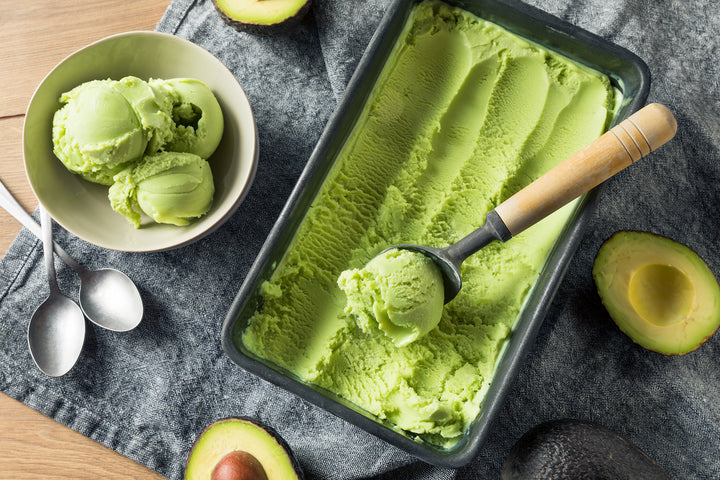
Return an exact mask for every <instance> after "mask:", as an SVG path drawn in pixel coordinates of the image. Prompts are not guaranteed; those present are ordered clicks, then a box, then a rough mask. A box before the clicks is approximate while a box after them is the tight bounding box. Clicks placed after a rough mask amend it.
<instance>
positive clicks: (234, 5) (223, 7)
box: [214, 0, 310, 26]
mask: <svg viewBox="0 0 720 480" xmlns="http://www.w3.org/2000/svg"><path fill="white" fill-rule="evenodd" d="M214 3H215V8H216V9H217V10H218V12H219V13H220V14H221V16H222V17H223V19H224V20H225V21H226V22H228V23H230V24H231V25H232V26H236V25H234V24H233V23H232V22H234V23H236V24H246V25H257V26H261V25H267V26H271V25H280V24H283V23H285V22H291V21H293V20H296V19H299V18H298V17H301V16H302V15H303V14H304V13H305V11H306V10H307V6H308V5H309V4H310V0H214Z"/></svg>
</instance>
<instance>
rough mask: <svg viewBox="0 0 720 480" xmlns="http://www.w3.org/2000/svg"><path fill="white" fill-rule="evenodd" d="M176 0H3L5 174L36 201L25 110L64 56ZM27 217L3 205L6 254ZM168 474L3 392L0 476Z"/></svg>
mask: <svg viewBox="0 0 720 480" xmlns="http://www.w3.org/2000/svg"><path fill="white" fill-rule="evenodd" d="M169 3H170V0H65V1H60V2H58V1H55V0H0V131H3V132H5V133H4V134H3V135H0V155H2V160H1V161H0V162H1V163H0V165H2V169H1V170H0V180H1V181H2V182H3V183H4V184H5V186H7V187H8V188H9V189H10V191H11V192H12V193H13V195H15V196H16V198H17V199H18V200H19V201H20V203H21V204H22V205H23V207H25V209H26V210H27V211H29V212H32V211H33V210H34V209H35V207H36V206H37V199H36V198H35V196H34V195H33V193H32V191H31V190H30V186H29V185H28V182H27V179H26V177H25V170H24V168H23V161H22V127H23V119H24V117H25V115H24V114H25V109H26V107H27V104H28V102H29V101H30V97H31V96H32V93H33V91H34V90H35V87H36V86H37V85H38V84H39V83H40V81H41V80H42V78H43V77H44V76H45V75H46V74H47V73H48V72H49V71H50V70H51V69H52V68H53V67H54V66H55V65H56V64H57V63H59V62H60V61H61V60H62V59H63V58H65V57H66V56H67V55H69V54H70V53H72V52H74V51H75V50H77V49H79V48H81V47H83V46H85V45H87V44H88V43H91V42H92V41H94V40H98V39H100V38H103V37H105V36H108V35H112V34H114V33H120V32H125V31H130V30H152V29H154V28H155V25H156V24H157V22H158V21H159V20H160V18H161V17H162V14H163V13H164V12H165V9H166V8H167V6H168V5H169ZM19 231H20V224H19V223H18V222H17V221H16V220H15V219H14V218H12V217H11V216H10V215H8V214H7V213H5V211H4V210H2V211H0V256H2V255H4V254H5V252H7V249H8V247H9V246H10V243H11V242H12V240H13V239H14V238H15V236H16V235H17V233H18V232H19ZM50 478H52V479H54V480H61V479H73V480H83V479H97V478H103V479H125V480H129V479H161V478H163V477H161V476H160V475H157V474H156V473H154V472H153V471H151V470H149V469H147V468H145V467H144V466H141V465H139V464H137V463H135V462H133V461H131V460H129V459H128V458H126V457H123V456H122V455H119V454H118V453H116V452H114V451H112V450H110V449H108V448H106V447H104V446H102V445H100V444H98V443H96V442H94V441H92V440H90V439H88V438H87V437H84V436H83V435H81V434H79V433H77V432H75V431H73V430H70V429H69V428H67V427H65V426H63V425H61V424H59V423H57V422H55V421H54V420H51V419H49V418H48V417H45V416H43V415H41V414H40V413H38V412H36V411H34V410H32V409H30V408H29V407H26V406H25V405H23V404H22V403H20V402H18V401H16V400H14V399H12V398H10V397H8V396H7V395H4V394H2V393H0V479H2V480H21V479H22V480H25V479H50Z"/></svg>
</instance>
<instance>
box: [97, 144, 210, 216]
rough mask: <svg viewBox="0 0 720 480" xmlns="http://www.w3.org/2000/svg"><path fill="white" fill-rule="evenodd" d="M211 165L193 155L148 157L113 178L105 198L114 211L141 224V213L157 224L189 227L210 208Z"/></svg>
mask: <svg viewBox="0 0 720 480" xmlns="http://www.w3.org/2000/svg"><path fill="white" fill-rule="evenodd" d="M214 193H215V187H214V184H213V177H212V172H211V171H210V164H208V162H207V161H206V160H204V159H202V158H201V157H199V156H197V155H195V154H193V153H178V152H160V153H157V154H155V155H147V156H146V157H145V158H143V160H142V162H140V164H138V165H137V166H136V167H135V168H128V169H126V170H124V171H122V172H121V173H119V174H118V175H116V176H115V183H114V184H113V185H112V186H111V187H110V190H109V191H108V198H109V199H110V203H111V204H112V207H113V209H114V210H115V211H117V212H119V213H122V214H123V215H125V217H127V219H128V220H130V222H131V223H132V224H133V225H135V226H136V227H138V226H139V225H140V210H142V211H143V212H145V214H147V215H148V216H149V217H151V218H152V219H153V220H155V221H156V222H158V223H170V224H173V225H188V224H189V223H190V221H191V220H192V219H193V218H197V217H200V216H202V215H205V214H206V213H207V212H208V210H210V207H211V206H212V200H213V194H214Z"/></svg>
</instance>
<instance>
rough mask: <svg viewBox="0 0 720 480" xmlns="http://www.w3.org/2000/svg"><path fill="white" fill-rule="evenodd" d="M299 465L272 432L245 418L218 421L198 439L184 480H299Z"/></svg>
mask: <svg viewBox="0 0 720 480" xmlns="http://www.w3.org/2000/svg"><path fill="white" fill-rule="evenodd" d="M302 479H303V473H302V470H301V469H300V464H299V463H298V461H297V459H296V458H295V456H294V455H293V453H292V451H291V450H290V447H289V446H288V445H287V443H286V442H285V441H284V440H283V439H282V437H281V436H280V435H279V434H278V433H277V432H276V431H275V430H273V429H272V428H270V427H268V426H267V425H263V424H262V423H260V422H258V421H257V420H254V419H251V418H247V417H231V418H225V419H222V420H218V421H217V422H214V423H213V424H211V425H210V426H208V427H207V428H206V429H205V430H204V431H203V432H202V433H201V434H200V436H199V437H198V438H197V440H196V441H195V444H194V445H193V447H192V449H191V450H190V454H189V455H188V460H187V464H186V465H185V480H302Z"/></svg>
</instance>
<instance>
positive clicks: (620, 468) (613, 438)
mask: <svg viewBox="0 0 720 480" xmlns="http://www.w3.org/2000/svg"><path fill="white" fill-rule="evenodd" d="M501 478H502V480H670V476H669V475H668V474H667V472H665V470H663V469H662V467H660V466H659V465H658V464H657V463H655V461H653V460H652V459H651V458H650V457H648V456H647V455H646V454H645V453H643V451H642V450H640V449H639V448H637V447H636V446H635V445H633V444H632V443H630V442H629V441H627V440H625V439H624V438H622V437H621V436H619V435H618V434H616V433H615V432H613V431H612V430H610V429H608V428H606V427H603V426H601V425H597V424H594V423H591V422H586V421H583V420H574V419H563V420H552V421H549V422H545V423H542V424H540V425H538V426H536V427H534V428H532V429H530V430H529V431H528V432H527V433H525V435H523V436H522V437H521V438H520V440H518V441H517V443H516V444H515V445H514V446H513V448H512V449H511V450H510V454H509V455H508V457H507V459H506V460H505V463H504V465H503V468H502V475H501Z"/></svg>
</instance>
